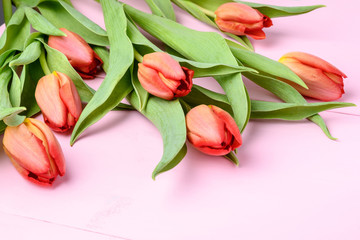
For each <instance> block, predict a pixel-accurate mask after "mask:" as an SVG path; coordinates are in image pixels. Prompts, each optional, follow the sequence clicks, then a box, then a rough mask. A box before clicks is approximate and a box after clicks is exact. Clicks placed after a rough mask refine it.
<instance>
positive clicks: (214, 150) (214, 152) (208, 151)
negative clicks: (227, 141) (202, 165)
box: [196, 146, 231, 156]
mask: <svg viewBox="0 0 360 240" xmlns="http://www.w3.org/2000/svg"><path fill="white" fill-rule="evenodd" d="M196 149H198V150H199V151H201V152H203V153H205V154H208V155H213V156H224V155H226V154H228V153H229V152H231V149H230V148H228V149H224V148H211V147H206V146H205V147H197V148H196Z"/></svg>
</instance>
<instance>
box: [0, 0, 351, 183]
mask: <svg viewBox="0 0 360 240" xmlns="http://www.w3.org/2000/svg"><path fill="white" fill-rule="evenodd" d="M89 1H90V0H89ZM145 1H146V3H147V4H148V6H149V7H150V9H151V11H152V14H149V13H145V12H142V11H140V10H137V9H135V8H133V7H131V6H130V5H127V4H124V3H122V2H119V1H116V0H100V3H101V7H102V10H103V14H104V20H105V25H106V30H104V29H102V28H101V27H99V26H98V25H97V24H95V23H94V22H92V21H91V20H89V19H88V18H87V17H85V16H84V15H82V14H81V13H80V12H79V11H77V10H76V9H75V8H74V7H73V6H72V3H71V1H70V0H12V1H11V0H3V3H4V15H5V21H6V29H5V31H4V32H3V34H2V36H1V38H0V101H1V102H0V120H1V121H0V133H1V134H4V137H3V148H4V151H5V152H6V154H7V155H8V156H9V158H10V160H11V161H12V163H13V165H14V166H15V168H16V169H17V170H18V171H19V173H20V174H21V175H22V176H24V177H25V178H26V179H28V180H30V181H32V182H35V183H37V184H41V185H51V184H52V183H53V181H54V180H55V178H56V177H57V176H58V175H60V176H62V175H64V174H65V158H64V155H63V153H62V150H61V146H60V145H59V143H58V142H57V140H56V138H55V136H54V134H53V133H52V131H56V132H61V133H63V132H72V134H71V139H70V144H71V145H73V144H74V143H75V141H76V140H77V139H78V137H79V136H80V134H81V133H83V132H84V131H85V130H86V129H87V128H88V127H90V126H91V125H92V124H94V123H95V122H97V121H98V120H100V119H101V118H102V117H103V116H104V115H105V114H107V113H108V112H109V111H113V110H117V111H123V110H137V111H139V112H140V113H141V114H143V115H144V116H145V117H147V118H148V119H149V120H150V121H152V122H153V123H154V125H155V126H156V127H157V128H158V129H159V131H160V133H161V135H162V138H163V143H164V145H163V156H162V158H161V160H160V162H159V163H158V164H157V166H156V167H155V170H154V171H153V174H152V176H153V178H155V177H156V176H157V175H158V174H159V173H162V172H164V171H168V170H170V169H172V168H173V167H175V166H176V165H177V164H178V163H179V162H180V161H181V160H182V159H183V158H184V156H185V155H186V150H187V145H186V140H188V142H189V143H190V144H191V145H192V146H193V147H195V148H196V149H198V150H200V151H201V152H203V153H205V154H210V155H216V156H223V157H225V158H227V159H229V160H230V161H232V162H234V163H235V164H238V162H239V161H238V159H237V157H236V149H237V148H239V147H240V146H241V145H242V141H246V139H242V137H241V135H242V132H243V131H244V130H245V129H246V125H247V123H248V121H249V119H256V118H261V119H283V120H291V121H293V120H302V119H304V118H307V119H308V120H309V121H311V122H313V123H315V124H317V125H319V127H320V128H321V129H322V130H323V132H324V133H325V134H326V135H327V136H328V137H329V138H330V139H334V138H333V137H332V136H331V134H330V132H329V130H328V129H327V127H326V124H325V122H324V120H323V119H322V117H321V116H320V115H319V114H318V113H319V112H321V111H324V110H328V109H333V108H339V107H348V106H353V105H354V104H351V103H344V102H332V101H334V100H337V99H339V98H340V97H341V96H342V94H343V93H344V90H343V86H344V84H343V78H345V77H346V75H345V74H344V73H342V72H341V71H340V70H338V69H337V68H336V67H334V66H333V65H331V64H330V63H328V62H327V61H325V60H323V59H321V58H319V57H316V56H313V55H311V54H308V53H303V52H292V53H287V54H285V55H284V56H283V57H282V58H281V59H280V60H279V61H274V60H272V59H269V58H267V57H265V56H262V55H260V54H258V53H255V52H254V48H253V46H252V42H251V41H250V40H249V39H248V37H250V38H252V39H254V41H256V40H261V39H265V38H266V35H265V32H264V28H268V27H271V26H272V20H271V19H272V18H275V17H285V16H292V15H298V14H304V13H307V12H310V11H313V10H315V9H317V8H320V7H324V6H322V5H316V6H302V7H281V6H273V5H267V4H260V3H250V2H242V1H238V0H234V1H232V0H161V1H160V0H145ZM173 4H175V5H177V6H179V7H180V8H182V9H184V10H185V11H187V12H188V13H189V14H191V15H192V16H193V17H195V18H197V19H199V20H200V21H203V22H205V23H207V24H209V25H211V26H213V27H214V28H215V29H217V30H218V32H200V31H196V30H192V29H189V28H187V27H185V26H183V25H181V24H179V23H177V22H176V16H175V13H174V10H173ZM12 5H15V6H16V11H15V12H14V13H12ZM140 28H141V29H143V30H144V31H146V32H147V33H148V34H150V35H152V36H153V37H155V38H156V39H158V40H160V41H161V44H160V45H159V44H157V45H156V44H154V43H153V42H152V41H151V40H150V39H149V38H147V37H146V36H145V35H144V34H143V33H142V31H140V30H139V29H140ZM265 31H266V29H265ZM224 36H225V37H224ZM263 41H266V40H263ZM101 71H104V72H105V73H106V76H105V78H104V79H103V81H102V83H101V85H100V87H99V88H98V89H97V90H94V89H92V88H91V87H90V86H88V84H87V83H86V81H87V80H89V79H92V78H95V77H96V76H97V75H98V74H99V72H101ZM200 77H213V78H214V79H215V80H216V81H217V82H218V83H219V85H220V86H221V88H222V89H223V91H224V94H223V93H218V92H214V91H211V90H209V89H207V88H204V87H200V86H198V85H195V84H193V78H200ZM243 77H246V78H248V79H249V80H251V81H252V82H254V83H255V84H257V85H259V86H260V87H262V88H264V89H266V90H268V91H270V92H271V93H273V94H274V95H275V96H277V97H278V98H279V99H280V100H282V102H280V101H277V102H267V101H257V100H252V99H251V96H249V94H248V93H247V90H246V86H245V85H244V83H243V79H242V78H243ZM304 96H305V97H310V98H313V99H318V100H320V101H317V102H313V103H308V102H307V100H306V99H305V98H304ZM40 111H41V113H42V115H43V119H44V121H43V122H42V121H39V120H36V119H34V118H32V117H33V116H34V115H36V114H38V113H39V112H40ZM50 129H51V130H50Z"/></svg>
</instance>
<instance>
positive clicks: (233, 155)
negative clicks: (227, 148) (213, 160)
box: [224, 152, 239, 166]
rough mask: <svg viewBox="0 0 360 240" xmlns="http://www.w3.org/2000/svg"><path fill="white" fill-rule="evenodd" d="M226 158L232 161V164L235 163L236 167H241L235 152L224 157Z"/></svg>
mask: <svg viewBox="0 0 360 240" xmlns="http://www.w3.org/2000/svg"><path fill="white" fill-rule="evenodd" d="M224 158H226V159H228V160H230V161H231V162H232V163H234V164H235V165H236V166H239V159H238V158H237V157H236V155H235V154H234V152H229V153H228V154H226V155H225V156H224Z"/></svg>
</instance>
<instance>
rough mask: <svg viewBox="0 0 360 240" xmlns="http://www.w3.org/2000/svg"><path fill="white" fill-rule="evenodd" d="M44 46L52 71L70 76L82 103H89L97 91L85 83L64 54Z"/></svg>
mask: <svg viewBox="0 0 360 240" xmlns="http://www.w3.org/2000/svg"><path fill="white" fill-rule="evenodd" d="M43 44H44V46H45V49H46V53H47V63H48V66H49V68H50V71H59V72H62V73H65V74H66V75H68V76H69V77H70V78H71V79H72V80H73V82H74V84H75V86H76V89H77V90H78V92H79V95H80V98H81V101H84V102H89V101H90V99H91V98H92V97H93V95H94V92H95V91H94V90H93V89H92V88H90V87H89V86H88V85H87V84H86V83H85V82H84V81H83V79H82V78H81V77H80V75H79V74H78V73H77V72H76V71H75V70H74V68H73V67H72V66H71V64H70V63H69V60H68V59H67V58H66V56H65V55H64V54H62V53H61V52H59V51H58V50H56V49H54V48H51V47H49V45H47V44H46V43H44V42H43Z"/></svg>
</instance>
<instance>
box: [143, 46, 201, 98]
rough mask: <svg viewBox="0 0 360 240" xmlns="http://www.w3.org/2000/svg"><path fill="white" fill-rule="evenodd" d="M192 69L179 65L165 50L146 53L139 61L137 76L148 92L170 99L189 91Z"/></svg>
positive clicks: (192, 74)
mask: <svg viewBox="0 0 360 240" xmlns="http://www.w3.org/2000/svg"><path fill="white" fill-rule="evenodd" d="M193 76H194V71H193V70H190V69H187V68H185V67H181V66H180V64H179V63H178V62H177V61H176V60H175V59H173V58H172V57H171V56H170V55H169V54H167V53H165V52H154V53H150V54H146V55H145V56H144V58H143V62H142V63H139V71H138V78H139V81H140V83H141V86H143V88H144V89H145V90H146V91H148V92H149V93H151V94H153V95H155V96H157V97H160V98H163V99H166V100H171V99H173V98H174V97H183V96H185V95H187V94H188V93H189V92H190V91H191V87H192V78H193Z"/></svg>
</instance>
